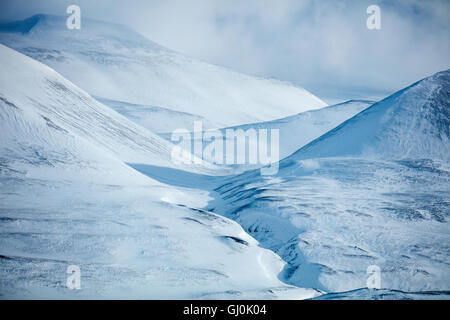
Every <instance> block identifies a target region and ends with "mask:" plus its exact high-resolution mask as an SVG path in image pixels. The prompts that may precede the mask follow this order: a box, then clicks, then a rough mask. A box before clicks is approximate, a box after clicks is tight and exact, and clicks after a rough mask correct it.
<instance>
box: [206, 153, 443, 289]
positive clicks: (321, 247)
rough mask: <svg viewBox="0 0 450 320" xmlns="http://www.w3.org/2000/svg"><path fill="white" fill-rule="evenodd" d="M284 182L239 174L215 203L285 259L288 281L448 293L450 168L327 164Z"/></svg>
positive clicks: (306, 167)
mask: <svg viewBox="0 0 450 320" xmlns="http://www.w3.org/2000/svg"><path fill="white" fill-rule="evenodd" d="M290 169H291V170H287V169H284V170H283V169H282V170H281V171H280V173H279V174H278V175H277V176H274V177H264V178H263V177H261V176H259V175H257V173H255V175H254V176H253V175H252V174H250V173H247V174H244V175H242V176H237V177H235V178H233V179H230V180H229V181H228V183H227V184H224V185H223V186H221V187H219V188H217V189H216V191H217V192H218V193H219V194H220V196H221V199H222V200H221V201H216V203H211V204H210V206H212V207H214V208H215V210H218V211H219V212H226V213H227V216H228V217H229V218H232V219H234V220H236V221H237V222H239V224H241V225H242V226H243V227H244V229H245V230H246V231H247V232H248V233H249V234H250V235H252V236H254V237H255V238H256V239H257V240H258V241H260V243H261V244H262V245H264V246H265V247H267V248H269V249H271V250H273V251H274V252H276V253H278V254H279V255H280V256H281V257H282V258H283V259H284V260H285V261H286V262H287V263H288V266H287V267H286V268H285V270H284V274H283V276H284V277H285V279H286V280H287V281H289V282H290V283H292V284H294V285H297V286H301V287H313V288H317V289H320V290H323V291H326V292H339V291H348V290H354V289H357V288H362V287H366V279H367V275H366V268H367V267H368V266H370V265H377V266H379V267H380V268H381V270H382V274H381V277H382V280H381V281H382V288H386V289H398V290H403V291H423V290H448V289H449V286H450V254H449V252H450V224H449V219H450V209H449V208H450V196H449V194H450V170H449V167H448V164H447V163H442V162H439V161H432V160H417V161H413V160H410V161H381V160H380V161H375V160H364V159H352V158H322V159H314V160H305V161H299V162H298V163H297V164H296V166H295V169H293V166H292V167H290Z"/></svg>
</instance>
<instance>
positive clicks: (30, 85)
mask: <svg viewBox="0 0 450 320" xmlns="http://www.w3.org/2000/svg"><path fill="white" fill-rule="evenodd" d="M0 69H1V70H2V72H1V74H0V129H1V135H0V243H1V246H0V298H1V299H5V298H6V299H17V298H20V299H46V298H53V299H63V298H70V299H81V298H84V299H94V298H95V299H106V298H109V299H111V298H127V299H130V298H135V299H144V298H147V299H150V298H153V299H158V298H159V299H164V298H165V299H194V298H197V299H200V298H229V299H233V298H244V299H245V298H249V299H250V298H260V299H263V298H265V299H269V298H271V299H276V298H298V299H300V298H311V297H314V296H316V295H318V294H319V293H318V292H317V291H316V290H311V289H301V288H296V287H293V286H288V285H286V284H284V283H282V282H281V281H280V280H279V279H278V277H277V276H278V274H279V272H280V271H281V269H282V268H283V261H281V259H280V258H279V257H278V256H277V255H275V254H274V253H273V252H270V251H268V250H266V249H263V248H261V247H260V246H259V245H258V243H257V242H256V241H255V240H254V239H253V238H251V237H250V236H248V235H247V234H246V233H245V232H244V231H243V230H242V228H241V227H240V226H239V225H238V224H236V223H235V222H233V221H231V220H228V219H225V218H223V217H221V216H219V215H217V214H214V213H212V212H208V211H205V210H200V209H197V208H199V207H203V206H205V204H206V203H207V202H208V201H209V197H208V194H207V193H206V192H204V191H201V190H194V189H187V188H175V187H172V186H168V185H165V184H162V183H158V182H157V181H155V180H152V179H149V178H148V177H145V176H143V175H142V174H140V173H138V172H137V171H135V170H134V169H132V168H131V167H130V166H128V165H126V164H125V163H124V161H134V160H135V159H140V160H141V161H145V162H146V163H148V164H152V165H159V166H170V165H171V164H170V160H168V158H169V156H170V154H169V153H168V150H169V148H168V146H170V145H169V144H168V143H167V142H165V141H164V140H162V139H161V138H159V137H157V136H155V135H154V134H151V133H150V132H147V131H146V130H145V129H143V128H140V127H138V126H137V125H135V124H134V123H132V122H131V121H129V120H127V119H125V118H124V117H122V116H120V115H119V114H117V113H115V112H114V111H112V110H110V109H108V108H107V107H105V106H104V105H102V104H100V103H98V102H97V101H95V100H94V99H92V98H91V97H90V96H89V95H88V94H86V93H85V92H84V91H82V90H81V89H79V88H78V87H76V86H75V85H73V84H72V83H71V82H69V81H68V80H66V79H64V78H63V77H62V76H61V75H59V74H57V73H56V72H55V71H53V70H52V69H50V68H49V67H47V66H45V65H43V64H41V63H39V62H37V61H34V60H32V59H30V58H29V57H26V56H24V55H22V54H20V53H18V52H15V51H14V50H12V49H10V48H7V47H5V46H3V45H0ZM73 265H75V266H78V267H79V268H80V270H81V274H80V276H81V290H69V289H68V288H67V287H66V283H67V282H66V281H67V279H68V276H69V274H68V273H67V270H68V267H69V266H73Z"/></svg>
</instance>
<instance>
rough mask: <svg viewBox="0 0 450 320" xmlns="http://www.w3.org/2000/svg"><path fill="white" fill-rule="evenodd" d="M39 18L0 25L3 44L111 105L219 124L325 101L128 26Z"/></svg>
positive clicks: (286, 112)
mask: <svg viewBox="0 0 450 320" xmlns="http://www.w3.org/2000/svg"><path fill="white" fill-rule="evenodd" d="M65 19H66V18H65V17H59V16H50V15H36V16H32V17H30V18H28V19H26V20H23V21H17V22H13V23H6V24H2V25H0V42H1V43H3V44H5V45H7V46H10V47H12V48H14V49H16V50H18V51H20V52H22V53H24V54H27V55H29V56H31V57H33V58H34V59H37V60H39V61H41V62H43V63H45V64H47V65H49V66H51V67H52V68H54V69H55V70H57V71H58V72H59V73H61V74H62V75H63V76H65V77H66V78H67V79H69V80H70V81H72V82H73V83H75V84H76V85H78V86H79V87H81V88H83V89H85V90H86V91H87V92H89V93H90V94H92V95H95V96H99V97H102V98H107V99H110V100H116V101H122V102H126V103H132V104H140V105H146V106H157V107H161V108H166V109H170V110H174V111H179V112H186V113H190V114H195V115H196V116H199V117H203V118H205V119H207V120H209V121H211V122H212V125H213V126H215V127H225V126H232V125H239V124H244V123H251V122H258V121H267V120H273V119H277V118H281V117H285V116H289V115H292V114H297V113H299V112H302V111H307V110H311V109H317V108H321V107H324V106H326V104H325V103H324V102H323V101H321V100H320V99H318V98H317V97H315V96H314V95H312V94H311V93H309V92H307V91H306V90H304V89H302V88H299V87H295V86H292V85H290V84H287V83H283V82H280V81H275V80H268V79H260V78H255V77H250V76H246V75H243V74H240V73H237V72H234V71H231V70H228V69H225V68H221V67H217V66H213V65H210V64H207V63H203V62H201V61H197V60H194V59H191V58H189V57H186V56H183V55H181V54H178V53H176V52H173V51H170V50H168V49H165V48H163V47H161V46H159V45H157V44H155V43H153V42H151V41H149V40H147V39H145V38H144V37H142V36H140V35H139V34H137V33H135V32H133V31H132V30H129V29H127V28H125V27H122V26H119V25H114V24H110V23H104V22H97V21H92V20H89V19H83V22H82V27H81V30H68V29H67V28H66V26H65Z"/></svg>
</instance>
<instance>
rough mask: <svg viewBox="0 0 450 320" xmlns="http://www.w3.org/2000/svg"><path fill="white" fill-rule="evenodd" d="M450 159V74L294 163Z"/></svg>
mask: <svg viewBox="0 0 450 320" xmlns="http://www.w3.org/2000/svg"><path fill="white" fill-rule="evenodd" d="M348 155H353V156H374V157H378V158H380V157H381V158H389V159H403V158H433V159H442V160H445V161H449V160H450V70H446V71H442V72H439V73H436V74H434V75H433V76H431V77H428V78H425V79H423V80H421V81H418V82H416V83H414V84H412V85H411V86H410V87H408V88H405V89H403V90H401V91H399V92H397V93H395V94H393V95H391V96H389V97H387V98H386V99H384V100H382V101H380V102H378V103H376V104H374V105H373V106H371V107H370V108H368V109H366V110H364V111H363V112H361V113H359V114H358V115H356V116H355V117H353V118H351V119H349V120H347V121H346V122H344V123H343V124H341V125H340V126H339V127H337V128H336V129H334V130H331V131H330V132H328V133H326V134H325V135H323V136H322V137H320V138H318V139H317V140H315V141H313V142H312V143H310V144H309V145H307V146H305V147H304V148H302V149H300V150H299V151H297V152H296V154H295V155H293V156H292V158H291V160H292V159H307V158H316V157H333V156H348Z"/></svg>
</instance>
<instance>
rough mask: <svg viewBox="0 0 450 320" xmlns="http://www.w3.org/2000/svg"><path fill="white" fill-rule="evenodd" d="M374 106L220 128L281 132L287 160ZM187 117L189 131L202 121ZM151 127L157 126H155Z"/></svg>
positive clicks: (350, 104)
mask: <svg viewBox="0 0 450 320" xmlns="http://www.w3.org/2000/svg"><path fill="white" fill-rule="evenodd" d="M373 103H374V101H370V100H349V101H346V102H342V103H339V104H336V105H332V106H328V107H325V108H321V109H318V110H311V111H305V112H301V113H299V114H296V115H293V116H289V117H286V118H282V119H277V120H273V121H265V122H257V123H250V124H245V125H240V126H233V127H227V128H221V129H219V131H220V132H221V134H222V136H223V137H224V138H226V132H227V130H233V131H234V132H237V131H238V130H243V131H244V133H246V132H248V130H255V131H256V132H258V131H259V130H261V129H265V130H267V132H268V133H269V134H270V132H271V130H273V129H275V130H278V132H279V159H283V158H285V157H287V156H289V155H290V154H292V153H294V152H295V151H297V150H298V149H300V148H301V147H303V146H305V145H306V144H308V143H309V142H311V141H313V140H314V139H316V138H318V137H320V136H321V135H322V134H324V133H326V132H328V131H330V130H331V129H333V128H335V127H337V126H338V125H339V124H341V123H342V122H344V121H345V120H347V119H350V118H351V117H353V116H354V115H356V114H357V113H359V112H361V111H362V110H364V109H365V108H367V107H369V106H370V105H372V104H373ZM115 109H116V110H117V111H118V112H121V110H120V106H117V107H116V108H115ZM134 109H135V108H133V110H134ZM130 112H132V111H130ZM121 113H122V114H124V115H125V116H126V117H128V118H129V119H132V120H134V115H129V114H127V113H126V111H125V112H124V111H122V112H121ZM184 118H185V119H189V120H190V121H191V122H190V123H187V125H188V126H187V127H185V128H187V129H191V130H193V123H194V121H196V120H197V121H198V119H192V118H190V117H184ZM136 122H137V123H139V122H140V120H139V119H136ZM151 126H153V124H152V125H151ZM203 134H204V132H203V133H202V135H203ZM159 135H160V136H161V137H163V138H165V139H166V140H168V141H170V139H171V134H170V133H166V134H163V133H160V134H159ZM191 137H192V140H191V144H190V145H191V150H187V151H189V152H193V146H194V142H195V139H194V137H195V135H194V134H193V133H191ZM252 143H255V144H257V143H258V136H252V135H250V134H249V135H248V140H247V142H246V144H247V146H249V145H251V144H252ZM182 145H183V144H182ZM223 145H224V150H223V154H224V160H223V161H222V163H226V162H225V155H226V152H225V151H226V150H225V143H224V144H223ZM270 147H271V139H268V146H267V148H268V149H270ZM208 156H210V155H208V154H204V159H205V160H206V161H209V162H211V163H213V162H214V160H215V159H213V158H209V157H208Z"/></svg>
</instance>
